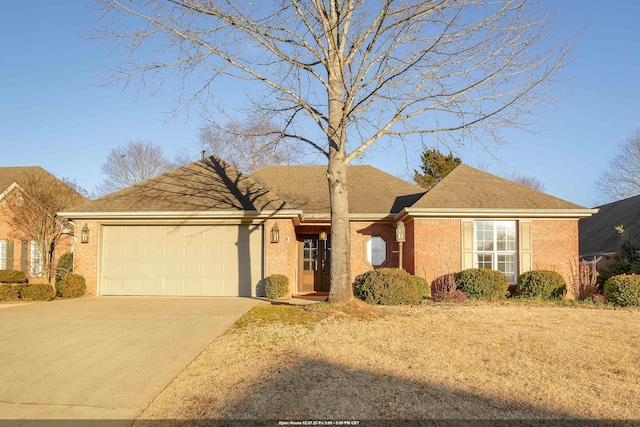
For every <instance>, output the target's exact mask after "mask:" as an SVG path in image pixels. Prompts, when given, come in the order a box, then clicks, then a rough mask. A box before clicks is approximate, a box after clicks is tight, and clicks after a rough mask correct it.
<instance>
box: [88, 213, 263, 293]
mask: <svg viewBox="0 0 640 427" xmlns="http://www.w3.org/2000/svg"><path fill="white" fill-rule="evenodd" d="M249 227H251V229H250V228H249ZM102 235H103V236H102V246H101V254H102V263H101V275H100V285H99V286H100V289H101V294H103V295H184V296H197V295H206V296H238V295H240V296H250V295H252V294H254V292H253V291H254V290H255V287H256V285H257V283H258V282H259V281H260V280H261V278H262V229H261V227H260V226H257V227H256V226H238V225H212V226H201V225H199V226H195V225H194V226H166V225H154V226H104V227H103V233H102ZM238 238H240V239H242V240H245V241H242V242H238ZM241 268H242V270H241Z"/></svg>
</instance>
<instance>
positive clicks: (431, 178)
mask: <svg viewBox="0 0 640 427" xmlns="http://www.w3.org/2000/svg"><path fill="white" fill-rule="evenodd" d="M420 158H421V159H422V165H421V166H420V169H422V173H420V172H418V171H417V170H415V169H414V172H415V175H414V177H413V179H414V180H415V182H416V183H417V184H418V185H419V186H420V187H422V188H426V189H427V190H429V189H431V188H432V187H433V186H434V185H436V184H437V183H438V182H440V181H441V180H442V178H444V177H445V176H447V175H448V174H449V172H451V171H452V170H454V169H455V168H456V166H458V165H459V164H461V163H462V160H461V159H460V157H454V156H453V154H452V153H451V152H449V155H447V156H445V155H444V154H442V153H441V152H440V151H438V150H436V149H426V150H424V151H423V152H422V155H421V156H420Z"/></svg>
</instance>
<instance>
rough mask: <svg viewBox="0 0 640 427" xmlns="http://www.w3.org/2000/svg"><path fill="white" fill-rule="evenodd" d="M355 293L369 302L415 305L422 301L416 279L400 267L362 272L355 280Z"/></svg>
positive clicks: (357, 296)
mask: <svg viewBox="0 0 640 427" xmlns="http://www.w3.org/2000/svg"><path fill="white" fill-rule="evenodd" d="M353 293H354V294H355V296H356V298H358V299H360V300H362V301H364V302H366V303H367V304H382V305H400V304H411V305H415V304H418V303H419V302H420V299H419V296H418V286H417V285H416V281H415V280H414V278H413V276H411V274H409V273H408V272H407V271H405V270H403V269H400V268H378V269H375V270H370V271H367V272H366V273H362V274H361V275H359V276H358V277H356V280H355V281H354V282H353Z"/></svg>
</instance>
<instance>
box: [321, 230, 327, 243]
mask: <svg viewBox="0 0 640 427" xmlns="http://www.w3.org/2000/svg"><path fill="white" fill-rule="evenodd" d="M320 240H322V241H325V240H327V231H326V230H325V229H324V228H323V229H322V231H321V232H320Z"/></svg>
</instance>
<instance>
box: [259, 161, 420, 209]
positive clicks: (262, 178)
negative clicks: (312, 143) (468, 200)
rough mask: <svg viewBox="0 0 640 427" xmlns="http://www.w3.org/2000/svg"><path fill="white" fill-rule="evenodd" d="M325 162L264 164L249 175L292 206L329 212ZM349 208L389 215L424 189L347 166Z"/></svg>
mask: <svg viewBox="0 0 640 427" xmlns="http://www.w3.org/2000/svg"><path fill="white" fill-rule="evenodd" d="M326 174H327V167H326V166H315V165H314V166H308V165H307V166H267V167H265V168H263V169H260V170H259V171H256V172H254V173H252V174H251V175H249V177H250V178H253V179H254V180H256V181H258V182H259V183H260V184H262V185H263V186H264V187H265V188H268V189H269V191H272V192H274V193H275V194H277V195H278V197H279V198H281V199H283V200H286V201H287V203H288V204H289V205H290V206H292V207H293V208H295V209H301V210H303V211H304V212H305V213H311V214H326V215H327V216H328V215H329V212H330V206H329V190H328V187H327V178H326ZM347 178H348V189H349V212H350V213H351V214H380V215H388V214H394V213H398V212H400V211H401V210H402V209H403V208H405V207H407V206H411V205H412V204H413V203H415V201H416V200H418V199H419V198H420V197H422V195H423V194H424V189H423V188H420V187H418V186H416V185H413V184H410V183H408V182H406V181H403V180H402V179H399V178H396V177H395V176H393V175H389V174H388V173H386V172H383V171H381V170H380V169H376V168H374V167H371V166H364V165H363V166H360V165H354V166H347Z"/></svg>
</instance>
